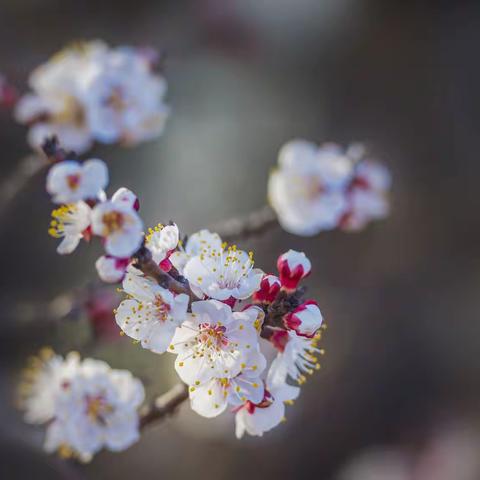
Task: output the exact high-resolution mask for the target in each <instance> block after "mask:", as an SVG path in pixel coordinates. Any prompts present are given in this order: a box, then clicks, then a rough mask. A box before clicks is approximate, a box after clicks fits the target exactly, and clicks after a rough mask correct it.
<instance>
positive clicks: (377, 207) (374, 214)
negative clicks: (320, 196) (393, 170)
mask: <svg viewBox="0 0 480 480" xmlns="http://www.w3.org/2000/svg"><path fill="white" fill-rule="evenodd" d="M390 186H391V175H390V172H389V171H388V169H387V168H386V167H385V166H384V165H382V164H380V163H378V162H374V161H371V160H363V161H362V162H360V163H359V164H358V166H357V169H356V172H355V178H354V179H353V181H352V183H351V186H350V188H349V193H348V201H349V204H348V210H347V212H346V214H345V215H344V217H343V220H342V223H341V227H342V228H343V229H345V230H361V229H362V228H364V227H365V226H366V225H367V224H368V223H369V222H370V221H372V220H381V219H382V218H385V217H386V216H388V214H389V211H390V205H389V199H388V192H389V190H390Z"/></svg>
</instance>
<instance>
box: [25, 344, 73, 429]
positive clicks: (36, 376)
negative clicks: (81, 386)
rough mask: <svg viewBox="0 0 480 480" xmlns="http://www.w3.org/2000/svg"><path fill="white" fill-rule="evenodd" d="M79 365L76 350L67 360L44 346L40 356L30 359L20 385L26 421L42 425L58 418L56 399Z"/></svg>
mask: <svg viewBox="0 0 480 480" xmlns="http://www.w3.org/2000/svg"><path fill="white" fill-rule="evenodd" d="M78 368H79V356H78V355H77V354H76V353H71V354H69V355H67V357H66V358H65V359H64V358H62V357H61V356H60V355H55V354H54V352H53V351H52V350H51V349H50V348H43V349H42V350H40V353H39V355H38V356H35V357H32V358H31V359H30V360H29V365H28V367H27V369H26V370H25V371H24V372H23V378H22V382H21V383H20V386H19V396H20V407H21V408H22V410H24V418H25V421H26V422H28V423H33V424H42V423H46V422H48V421H50V420H52V419H53V418H54V417H55V406H56V403H55V402H56V398H57V396H58V394H59V392H61V390H62V388H63V386H64V384H65V383H68V382H69V381H70V379H71V378H72V377H73V376H75V375H76V372H77V371H78Z"/></svg>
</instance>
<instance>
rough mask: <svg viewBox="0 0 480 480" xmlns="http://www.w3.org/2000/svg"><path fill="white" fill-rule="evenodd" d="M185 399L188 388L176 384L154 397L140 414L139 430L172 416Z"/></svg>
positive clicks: (181, 384) (182, 384)
mask: <svg viewBox="0 0 480 480" xmlns="http://www.w3.org/2000/svg"><path fill="white" fill-rule="evenodd" d="M187 398H188V386H187V385H185V384H184V383H178V384H177V385H175V386H174V387H172V388H171V389H170V390H168V391H167V392H165V393H164V394H163V395H160V396H158V397H156V398H155V399H154V400H153V402H152V403H151V404H150V405H149V406H146V407H145V408H144V409H143V411H141V412H140V429H141V430H143V429H144V428H145V427H146V426H147V425H151V424H152V423H156V422H157V421H159V420H163V419H164V418H166V417H168V416H170V415H172V414H173V413H174V412H175V411H176V410H177V408H178V407H179V406H180V405H181V404H182V403H183V402H184V401H185V400H186V399H187Z"/></svg>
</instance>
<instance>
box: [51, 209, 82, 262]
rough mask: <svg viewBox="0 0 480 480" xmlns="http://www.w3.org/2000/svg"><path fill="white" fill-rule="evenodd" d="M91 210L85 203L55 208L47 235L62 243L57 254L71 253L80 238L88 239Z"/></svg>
mask: <svg viewBox="0 0 480 480" xmlns="http://www.w3.org/2000/svg"><path fill="white" fill-rule="evenodd" d="M90 222H91V208H90V207H89V206H88V205H87V204H86V203H85V202H76V203H70V204H68V205H62V206H60V207H59V208H56V209H55V210H53V212H52V220H51V222H50V228H49V229H48V233H49V234H50V236H52V237H54V238H61V239H62V241H61V242H60V244H59V245H58V247H57V253H59V254H60V255H67V254H69V253H72V252H73V251H74V250H75V249H76V248H77V246H78V244H79V243H80V240H81V239H82V238H86V239H88V238H89V237H90V232H89V227H90Z"/></svg>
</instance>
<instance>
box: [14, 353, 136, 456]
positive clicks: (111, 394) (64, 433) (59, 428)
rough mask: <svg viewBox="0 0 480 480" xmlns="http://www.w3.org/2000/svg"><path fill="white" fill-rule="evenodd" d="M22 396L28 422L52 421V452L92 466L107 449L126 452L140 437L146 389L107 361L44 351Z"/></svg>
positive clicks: (48, 448)
mask: <svg viewBox="0 0 480 480" xmlns="http://www.w3.org/2000/svg"><path fill="white" fill-rule="evenodd" d="M21 394H22V396H23V404H22V406H23V408H24V409H25V410H26V414H25V418H26V420H27V421H30V422H31V423H46V422H48V426H47V431H46V438H45V445H44V447H45V450H46V451H48V452H55V451H57V452H58V453H59V454H60V455H61V456H63V457H74V458H77V459H79V460H81V461H89V460H90V459H91V458H92V456H93V455H94V454H95V453H97V452H98V451H99V450H100V449H102V448H107V449H109V450H112V451H121V450H125V449H126V448H128V447H129V446H130V445H132V444H133V443H134V442H136V441H137V440H138V438H139V431H138V426H139V417H138V412H137V409H138V407H139V406H140V404H141V403H142V402H143V399H144V389H143V385H142V384H141V382H140V381H139V380H137V379H135V378H134V377H132V375H131V374H130V373H129V372H127V371H124V370H113V369H111V368H110V367H109V366H108V365H107V364H106V363H105V362H101V361H99V360H93V359H91V358H86V359H84V360H83V361H82V360H81V359H80V357H79V355H78V354H76V353H74V352H72V353H70V354H69V355H68V356H67V357H66V358H65V359H63V358H62V357H60V356H58V355H55V354H54V353H53V352H52V351H49V350H43V351H42V352H41V355H40V357H38V358H34V359H32V361H31V366H30V368H29V370H28V371H27V372H25V381H24V383H23V384H22V392H21Z"/></svg>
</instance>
